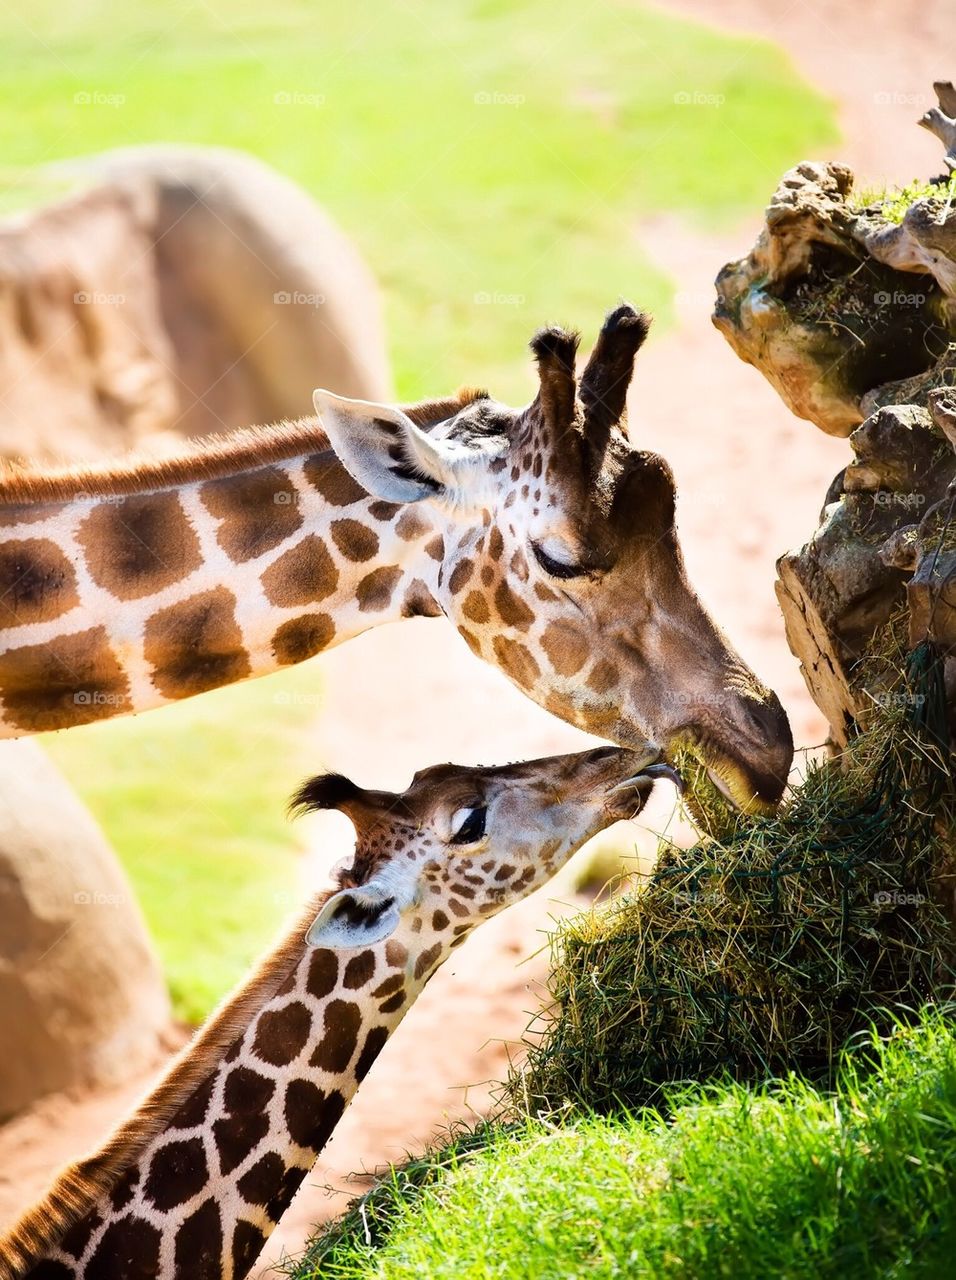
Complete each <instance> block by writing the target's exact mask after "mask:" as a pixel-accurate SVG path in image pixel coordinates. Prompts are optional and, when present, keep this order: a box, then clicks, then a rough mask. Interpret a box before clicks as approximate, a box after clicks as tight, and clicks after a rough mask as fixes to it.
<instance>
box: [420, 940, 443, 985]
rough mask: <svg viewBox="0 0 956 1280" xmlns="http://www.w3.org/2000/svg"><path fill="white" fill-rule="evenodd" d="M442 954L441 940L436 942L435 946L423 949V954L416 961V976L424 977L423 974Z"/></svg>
mask: <svg viewBox="0 0 956 1280" xmlns="http://www.w3.org/2000/svg"><path fill="white" fill-rule="evenodd" d="M440 955H441V943H440V942H436V943H435V945H434V946H433V947H429V948H428V949H427V950H426V951H423V952H422V954H421V955H420V956H419V957H418V959H417V960H416V961H415V977H416V978H420V977H422V975H423V974H425V973H427V972H428V970H429V969H430V968H431V967H432V965H433V964H435V962H436V961H437V959H438V957H439V956H440Z"/></svg>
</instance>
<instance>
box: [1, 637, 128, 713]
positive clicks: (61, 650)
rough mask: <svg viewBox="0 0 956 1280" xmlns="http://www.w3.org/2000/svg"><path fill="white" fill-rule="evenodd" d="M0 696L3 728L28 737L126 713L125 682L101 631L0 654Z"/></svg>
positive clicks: (106, 638)
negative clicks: (3, 719) (18, 730)
mask: <svg viewBox="0 0 956 1280" xmlns="http://www.w3.org/2000/svg"><path fill="white" fill-rule="evenodd" d="M0 696H2V698H3V706H4V715H5V718H6V721H7V723H8V724H10V725H12V726H13V727H14V728H17V729H25V730H26V731H27V732H29V733H42V732H43V731H44V730H46V729H66V728H69V727H70V726H72V725H77V724H89V723H90V722H91V721H93V720H104V719H107V718H108V717H109V716H113V715H117V714H119V713H120V712H122V711H128V710H130V690H129V680H128V679H127V676H126V672H125V671H124V670H123V668H122V667H121V666H120V664H119V662H118V661H117V659H116V656H115V654H114V653H113V650H112V649H111V648H110V644H109V639H108V637H107V634H106V628H105V627H91V628H90V630H89V631H77V632H76V633H75V634H73V635H68V636H55V637H54V638H53V639H52V640H48V641H47V642H46V643H45V644H28V645H21V646H20V648H18V649H8V650H7V651H6V652H5V653H3V654H0Z"/></svg>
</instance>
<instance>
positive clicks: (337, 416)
mask: <svg viewBox="0 0 956 1280" xmlns="http://www.w3.org/2000/svg"><path fill="white" fill-rule="evenodd" d="M312 400H313V403H314V405H315V411H316V413H317V414H318V416H319V419H320V421H321V423H322V426H323V428H324V429H325V432H326V434H327V435H328V437H329V442H330V444H331V445H332V448H333V449H334V450H335V453H336V456H337V457H338V459H339V461H340V462H341V463H342V466H343V467H345V469H346V471H347V472H348V473H349V475H350V476H351V477H352V479H353V480H355V481H356V483H357V484H360V485H361V486H362V488H363V489H365V490H366V491H367V492H368V493H370V494H371V495H372V496H373V497H376V498H383V499H384V500H385V501H386V502H420V501H421V500H422V499H423V498H451V499H453V500H454V501H456V502H461V501H463V500H466V499H467V498H468V496H469V491H472V492H474V491H475V490H476V489H477V487H478V486H477V484H476V481H477V480H478V479H479V478H480V476H481V474H482V472H483V470H484V466H485V464H486V463H487V461H488V450H486V449H482V448H475V447H474V444H472V445H471V446H470V447H469V445H466V444H464V443H463V442H461V441H456V440H433V439H432V438H431V437H430V436H429V435H428V433H427V432H425V431H423V430H422V429H421V427H418V426H416V425H415V423H414V422H413V421H412V420H411V418H410V417H409V416H408V415H407V414H406V413H403V412H402V410H401V409H399V408H397V407H396V406H395V405H389V404H372V403H371V402H369V401H368V400H346V399H345V398H344V397H342V396H336V395H333V394H332V392H331V391H315V392H313V395H312ZM489 443H490V444H491V445H493V446H495V451H497V446H499V445H500V441H497V440H494V441H491V442H489Z"/></svg>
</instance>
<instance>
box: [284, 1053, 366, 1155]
mask: <svg viewBox="0 0 956 1280" xmlns="http://www.w3.org/2000/svg"><path fill="white" fill-rule="evenodd" d="M349 1056H351V1055H349ZM344 1110H345V1098H344V1097H343V1096H342V1094H341V1093H339V1091H338V1089H332V1090H331V1091H330V1092H329V1093H326V1092H325V1091H324V1090H322V1089H320V1088H319V1087H318V1085H315V1084H313V1083H312V1081H311V1080H290V1081H289V1087H288V1088H287V1089H286V1091H285V1123H286V1128H287V1129H288V1130H289V1136H290V1137H291V1139H292V1141H293V1142H297V1143H298V1144H299V1146H300V1147H308V1148H309V1149H310V1150H312V1151H315V1152H319V1151H321V1150H322V1148H323V1147H324V1146H325V1144H326V1143H327V1142H328V1140H329V1138H330V1137H331V1136H332V1133H333V1131H334V1129H335V1126H336V1125H337V1124H338V1122H339V1121H340V1120H341V1119H342V1113H343V1111H344Z"/></svg>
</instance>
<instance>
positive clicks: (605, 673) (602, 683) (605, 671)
mask: <svg viewBox="0 0 956 1280" xmlns="http://www.w3.org/2000/svg"><path fill="white" fill-rule="evenodd" d="M618 679H619V677H618V671H617V667H616V666H615V665H614V663H613V662H608V661H606V659H604V658H601V659H599V660H598V661H597V662H595V664H594V666H593V667H592V668H591V670H590V672H589V674H588V678H587V686H588V688H589V689H593V690H594V692H595V693H608V692H610V690H611V689H613V688H614V686H615V685H616V684H617V682H618Z"/></svg>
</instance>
